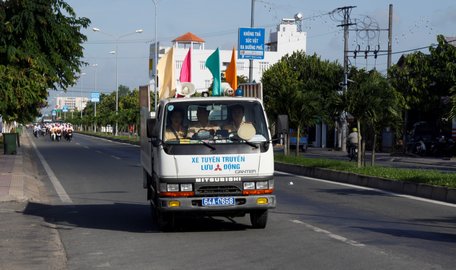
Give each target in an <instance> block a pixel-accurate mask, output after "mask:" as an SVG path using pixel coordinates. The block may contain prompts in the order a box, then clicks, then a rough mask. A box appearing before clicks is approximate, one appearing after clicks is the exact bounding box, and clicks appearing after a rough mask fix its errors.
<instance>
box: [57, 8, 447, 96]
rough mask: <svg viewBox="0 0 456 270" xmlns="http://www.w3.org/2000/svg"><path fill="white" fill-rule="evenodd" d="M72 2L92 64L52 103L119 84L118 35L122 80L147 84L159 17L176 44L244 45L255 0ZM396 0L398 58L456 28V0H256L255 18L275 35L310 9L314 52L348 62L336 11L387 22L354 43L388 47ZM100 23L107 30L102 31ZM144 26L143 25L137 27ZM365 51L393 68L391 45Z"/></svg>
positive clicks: (376, 63)
mask: <svg viewBox="0 0 456 270" xmlns="http://www.w3.org/2000/svg"><path fill="white" fill-rule="evenodd" d="M67 3H68V4H69V5H70V6H71V7H72V8H73V9H74V11H75V12H76V16H77V17H87V18H89V19H90V20H91V24H90V26H89V27H88V28H87V29H83V30H82V32H83V34H85V35H86V36H87V39H88V40H87V42H85V43H84V44H83V47H84V58H83V60H84V61H86V62H88V63H89V65H88V66H87V67H84V68H83V73H85V75H83V76H82V77H81V78H80V79H79V80H78V82H77V84H76V85H75V86H74V87H71V88H69V89H68V90H67V92H66V93H64V92H63V91H50V98H49V101H50V103H51V104H54V103H55V97H56V96H81V95H82V96H86V97H89V96H90V93H91V92H102V93H108V92H113V91H115V89H116V61H115V59H116V57H115V55H114V54H112V53H110V52H112V51H115V49H116V40H117V46H118V51H117V52H118V55H117V57H118V58H117V74H118V83H119V85H120V84H121V85H125V86H128V87H129V88H130V89H135V88H138V87H139V86H140V85H147V84H148V83H149V78H148V58H149V46H150V44H151V43H153V42H155V21H157V34H156V36H157V40H158V41H159V42H160V45H161V46H170V45H171V40H173V39H174V38H176V37H178V36H180V35H182V34H184V33H186V32H192V33H194V34H195V35H197V36H199V37H201V38H203V39H204V40H205V42H206V45H205V48H206V49H214V50H215V49H216V48H217V47H218V48H220V49H225V50H230V49H231V48H232V47H233V46H236V44H237V33H238V28H240V27H250V23H251V3H252V2H251V0H67ZM155 3H156V4H155ZM390 4H392V5H393V27H392V33H393V38H392V40H393V42H392V51H393V57H392V60H393V64H394V63H395V62H396V61H397V60H398V58H399V57H400V56H401V55H402V53H403V52H408V51H413V50H414V49H419V48H423V47H427V46H430V45H431V44H435V43H437V40H436V36H437V35H438V34H443V35H445V36H456V2H454V1H450V0H434V1H429V0H426V1H425V0H415V1H414V0H390V1H383V0H376V1H336V0H326V1H305V0H255V5H254V6H255V7H254V26H255V27H262V28H265V31H266V40H268V36H269V35H268V33H269V32H271V31H275V30H276V27H277V25H278V24H279V23H280V21H281V19H282V18H293V17H294V15H295V14H296V13H298V12H299V13H302V14H303V21H302V26H301V27H302V30H303V31H305V32H307V54H317V55H319V56H320V57H321V59H323V60H329V61H338V62H339V63H343V44H344V43H343V29H342V28H341V27H338V25H340V24H341V23H342V17H341V16H340V14H339V13H337V12H333V11H334V10H336V9H337V8H340V7H345V6H355V7H354V8H352V11H351V14H350V19H351V22H352V23H356V27H357V28H358V29H360V30H362V29H380V31H369V32H366V31H358V32H356V31H351V32H350V34H349V50H355V49H356V48H357V47H358V45H359V48H360V49H361V50H365V49H366V48H367V46H368V45H369V46H370V47H371V49H374V48H378V46H379V48H380V50H386V49H387V45H388V43H387V37H388V32H387V31H385V30H386V29H387V28H388V9H389V5H390ZM156 8H157V9H156ZM155 12H156V13H157V17H155ZM94 27H96V28H99V29H100V30H101V31H99V32H94V31H93V30H92V28H94ZM138 29H142V30H143V32H142V33H140V34H137V33H134V32H135V30H138ZM420 50H421V51H422V52H424V53H427V52H428V50H427V49H420ZM363 56H364V54H361V56H358V57H357V58H356V59H354V58H353V57H350V64H351V65H355V66H357V67H359V68H366V69H368V70H370V69H373V68H376V69H377V70H379V71H380V72H385V71H386V63H387V57H386V55H385V53H383V54H382V53H381V52H380V53H379V56H378V57H377V59H374V58H373V57H368V58H367V59H364V57H363ZM95 90H96V91H95Z"/></svg>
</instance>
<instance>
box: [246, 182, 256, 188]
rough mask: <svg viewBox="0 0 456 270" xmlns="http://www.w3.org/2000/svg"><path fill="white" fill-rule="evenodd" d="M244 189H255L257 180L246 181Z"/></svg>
mask: <svg viewBox="0 0 456 270" xmlns="http://www.w3.org/2000/svg"><path fill="white" fill-rule="evenodd" d="M244 189H255V182H244Z"/></svg>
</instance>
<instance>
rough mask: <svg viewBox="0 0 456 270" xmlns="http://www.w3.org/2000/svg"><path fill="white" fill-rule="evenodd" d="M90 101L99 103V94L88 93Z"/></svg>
mask: <svg viewBox="0 0 456 270" xmlns="http://www.w3.org/2000/svg"><path fill="white" fill-rule="evenodd" d="M90 101H92V102H100V92H92V93H90Z"/></svg>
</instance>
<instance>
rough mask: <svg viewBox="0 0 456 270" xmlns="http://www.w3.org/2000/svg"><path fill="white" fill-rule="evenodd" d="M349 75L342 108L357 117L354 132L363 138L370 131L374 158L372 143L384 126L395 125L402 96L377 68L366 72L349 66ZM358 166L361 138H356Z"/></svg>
mask: <svg viewBox="0 0 456 270" xmlns="http://www.w3.org/2000/svg"><path fill="white" fill-rule="evenodd" d="M350 78H351V79H352V80H353V81H354V83H352V84H350V85H349V87H348V89H347V92H346V93H345V96H344V99H345V102H344V104H345V105H346V107H345V110H346V111H347V112H349V113H350V114H352V115H353V116H354V117H355V119H356V121H357V128H358V133H359V134H360V135H362V136H359V137H358V140H361V138H366V135H367V132H371V133H372V134H373V143H372V145H373V146H372V159H371V164H372V165H374V162H375V146H376V143H377V135H379V134H380V132H381V131H382V130H383V128H385V127H387V126H390V127H391V126H392V127H397V126H398V121H399V120H400V118H401V117H400V115H401V114H400V112H401V107H400V104H401V103H403V102H402V96H401V95H400V94H399V93H398V92H397V91H395V90H394V88H392V87H391V86H390V84H389V83H388V80H387V79H386V78H385V77H383V75H381V74H380V73H379V72H377V71H375V70H371V71H369V72H367V71H365V70H364V69H362V70H357V69H356V68H352V69H351V70H350ZM358 145H359V146H361V147H359V150H361V151H358V153H359V155H358V166H359V167H361V159H362V157H363V156H364V155H365V140H364V139H363V140H362V141H361V142H360V141H358Z"/></svg>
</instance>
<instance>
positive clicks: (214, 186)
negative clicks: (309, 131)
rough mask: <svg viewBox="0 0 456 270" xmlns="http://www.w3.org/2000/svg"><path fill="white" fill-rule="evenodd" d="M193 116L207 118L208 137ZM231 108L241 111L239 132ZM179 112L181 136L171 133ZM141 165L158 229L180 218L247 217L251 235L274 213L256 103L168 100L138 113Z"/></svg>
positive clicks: (269, 156)
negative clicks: (200, 114) (203, 114)
mask: <svg viewBox="0 0 456 270" xmlns="http://www.w3.org/2000/svg"><path fill="white" fill-rule="evenodd" d="M198 108H203V109H204V110H206V111H207V112H208V114H209V121H210V129H205V128H202V127H201V124H199V122H198V121H199V119H198V117H197V115H198ZM235 108H237V109H239V108H242V121H241V123H240V124H239V123H237V124H238V125H237V127H235V126H236V124H234V121H235V119H233V117H236V116H234V113H235V112H234V111H235ZM176 112H180V113H181V114H182V115H183V117H182V120H179V121H181V123H180V124H181V126H182V130H179V131H176V130H173V127H172V125H173V124H172V120H171V117H172V115H173V114H175V113H176ZM192 127H199V129H198V130H197V128H192ZM141 163H142V168H143V175H144V177H143V187H144V188H145V189H146V190H147V199H148V200H149V201H150V203H151V210H152V211H151V212H152V214H153V216H154V219H155V222H156V223H157V224H158V226H159V227H160V229H166V228H172V227H173V226H174V225H175V224H174V223H175V217H176V215H184V214H190V215H203V216H225V217H236V216H244V215H245V214H250V220H251V224H252V227H254V228H265V226H266V223H267V218H268V209H271V208H275V206H276V198H275V195H273V192H274V177H273V174H274V156H273V147H272V142H271V134H270V132H269V128H268V121H267V117H266V114H265V112H264V108H263V104H262V101H261V100H260V99H257V98H249V97H199V98H193V97H191V98H170V99H163V100H161V101H160V102H159V105H158V107H157V110H156V112H150V111H149V109H148V108H147V107H146V106H145V107H142V108H141Z"/></svg>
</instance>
